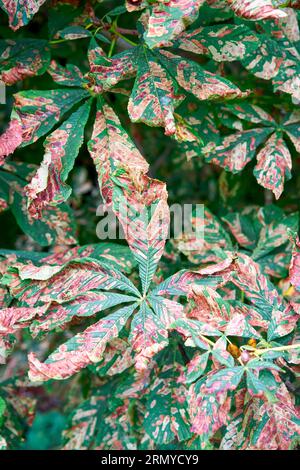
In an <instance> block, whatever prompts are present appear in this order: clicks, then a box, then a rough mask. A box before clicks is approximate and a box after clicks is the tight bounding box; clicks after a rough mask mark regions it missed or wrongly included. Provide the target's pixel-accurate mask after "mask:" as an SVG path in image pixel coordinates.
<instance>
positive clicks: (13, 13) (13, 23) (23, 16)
mask: <svg viewBox="0 0 300 470" xmlns="http://www.w3.org/2000/svg"><path fill="white" fill-rule="evenodd" d="M45 1H46V0H28V1H26V2H24V1H22V0H14V1H11V0H1V3H0V6H1V8H2V10H4V11H5V12H6V13H7V14H8V19H9V25H10V27H11V28H12V29H13V30H14V31H15V30H16V29H18V28H20V27H21V26H24V25H26V24H27V23H28V22H29V21H30V20H31V18H32V17H33V15H35V13H36V12H37V11H38V10H39V8H40V7H41V6H42V5H43V3H45Z"/></svg>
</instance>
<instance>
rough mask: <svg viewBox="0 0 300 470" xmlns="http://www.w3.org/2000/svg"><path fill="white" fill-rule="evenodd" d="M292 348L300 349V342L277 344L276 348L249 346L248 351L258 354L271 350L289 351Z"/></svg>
mask: <svg viewBox="0 0 300 470" xmlns="http://www.w3.org/2000/svg"><path fill="white" fill-rule="evenodd" d="M242 348H243V346H241V349H242ZM290 349H300V343H297V344H289V345H287V346H276V347H275V348H264V349H256V348H251V347H250V346H247V350H248V351H253V352H254V354H255V355H258V356H260V355H261V354H264V353H265V352H269V351H289V350H290Z"/></svg>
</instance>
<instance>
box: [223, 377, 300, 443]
mask: <svg viewBox="0 0 300 470" xmlns="http://www.w3.org/2000/svg"><path fill="white" fill-rule="evenodd" d="M299 433H300V419H299V414H298V412H297V410H296V408H295V406H294V404H293V401H292V398H291V396H290V394H289V392H288V390H287V388H286V386H285V385H284V384H281V385H280V387H279V389H278V391H277V392H276V401H275V402H269V403H268V402H267V401H265V400H262V399H261V398H253V399H252V400H250V402H249V404H248V405H247V407H246V410H245V412H244V413H243V414H242V415H240V416H239V417H238V418H236V419H235V420H233V421H232V422H231V423H230V424H229V426H228V428H227V431H226V433H225V436H224V438H223V440H222V442H221V449H224V450H230V449H231V450H262V449H263V450H289V449H291V448H295V447H296V445H297V443H298V441H299Z"/></svg>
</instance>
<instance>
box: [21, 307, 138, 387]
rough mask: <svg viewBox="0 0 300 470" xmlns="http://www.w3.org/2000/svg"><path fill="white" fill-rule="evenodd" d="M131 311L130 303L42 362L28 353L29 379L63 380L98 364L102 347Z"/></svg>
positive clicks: (103, 348)
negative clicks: (90, 365)
mask: <svg viewBox="0 0 300 470" xmlns="http://www.w3.org/2000/svg"><path fill="white" fill-rule="evenodd" d="M135 308H136V304H133V305H130V306H128V307H123V308H121V309H119V310H117V311H116V312H115V313H111V314H110V315H107V316H106V317H105V318H104V319H102V320H99V322H97V323H95V324H94V325H92V326H90V327H88V328H87V329H86V330H85V331H84V332H83V333H79V334H77V335H76V336H74V337H73V338H71V339H70V340H69V341H67V342H66V343H64V344H63V345H62V346H60V348H58V349H57V350H56V351H54V352H53V353H52V354H51V355H50V356H49V357H48V358H47V360H46V361H45V362H43V363H41V362H40V361H39V360H38V359H37V358H36V357H35V355H34V353H30V354H29V356H28V360H29V378H30V380H33V381H43V380H49V379H65V378H67V377H70V376H71V375H73V374H74V373H76V372H78V371H79V370H80V369H82V368H83V367H86V366H87V365H88V364H91V363H93V362H98V361H99V360H100V359H101V357H102V355H103V352H104V350H105V347H106V344H107V343H108V342H109V341H111V340H112V339H113V338H116V337H117V336H118V335H119V332H120V330H121V329H122V328H123V327H124V326H125V324H126V321H127V320H128V319H129V317H130V316H131V315H132V313H133V311H134V310H135Z"/></svg>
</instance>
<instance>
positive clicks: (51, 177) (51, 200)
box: [26, 102, 91, 217]
mask: <svg viewBox="0 0 300 470" xmlns="http://www.w3.org/2000/svg"><path fill="white" fill-rule="evenodd" d="M90 107H91V103H90V102H86V103H84V104H83V105H82V106H81V107H80V108H79V109H78V110H77V111H75V112H74V113H73V114H71V116H70V117H69V118H68V119H67V120H66V121H65V122H64V123H63V124H62V125H61V126H60V127H59V128H58V129H56V130H55V131H54V132H53V133H52V134H50V135H49V136H48V137H47V138H46V140H45V142H44V147H45V155H44V158H43V161H42V163H41V166H40V167H39V169H38V170H37V172H36V174H35V175H34V176H33V178H32V179H31V181H30V183H29V185H28V186H27V187H26V194H27V196H28V198H29V213H30V214H31V215H32V216H33V217H36V216H38V215H39V214H40V213H41V211H42V209H43V208H44V207H47V206H49V205H57V204H61V203H62V202H65V201H66V200H67V199H68V197H69V196H70V194H71V191H72V190H71V188H70V187H69V186H68V185H66V184H65V182H66V180H67V177H68V175H69V173H70V171H71V170H72V168H73V165H74V161H75V158H76V156H77V154H78V152H79V149H80V147H81V145H82V143H83V138H84V127H85V125H86V122H87V120H88V117H89V112H90Z"/></svg>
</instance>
